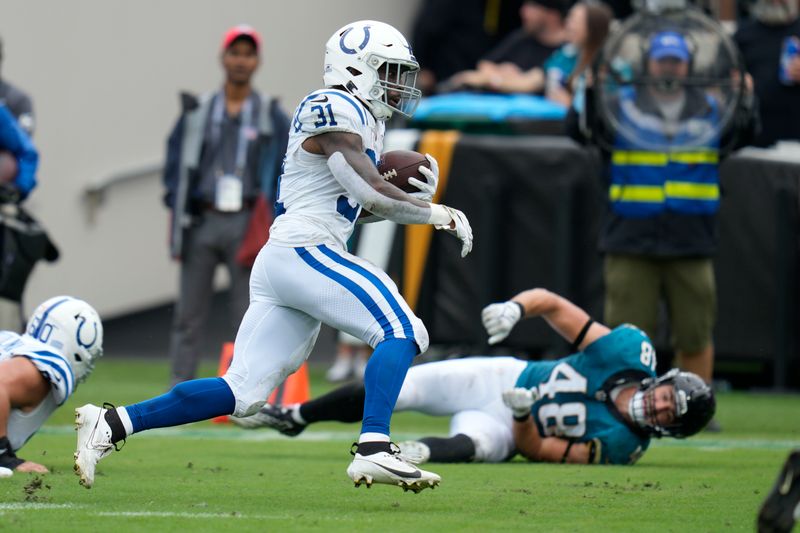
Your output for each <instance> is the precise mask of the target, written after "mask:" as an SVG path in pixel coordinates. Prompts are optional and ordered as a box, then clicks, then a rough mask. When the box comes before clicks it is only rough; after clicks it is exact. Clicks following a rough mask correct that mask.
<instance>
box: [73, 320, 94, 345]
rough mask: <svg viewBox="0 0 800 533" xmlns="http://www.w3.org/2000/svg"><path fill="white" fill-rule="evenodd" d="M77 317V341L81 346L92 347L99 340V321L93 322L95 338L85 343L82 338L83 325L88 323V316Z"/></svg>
mask: <svg viewBox="0 0 800 533" xmlns="http://www.w3.org/2000/svg"><path fill="white" fill-rule="evenodd" d="M75 318H77V319H78V329H77V330H76V331H75V341H76V342H77V343H78V346H80V347H81V348H91V347H92V346H94V343H95V342H97V323H95V322H93V323H92V324H93V325H94V338H93V339H92V340H91V341H90V342H89V343H88V344H84V343H83V341H82V340H81V329H83V325H84V324H86V317H84V316H81V315H78V316H76V317H75Z"/></svg>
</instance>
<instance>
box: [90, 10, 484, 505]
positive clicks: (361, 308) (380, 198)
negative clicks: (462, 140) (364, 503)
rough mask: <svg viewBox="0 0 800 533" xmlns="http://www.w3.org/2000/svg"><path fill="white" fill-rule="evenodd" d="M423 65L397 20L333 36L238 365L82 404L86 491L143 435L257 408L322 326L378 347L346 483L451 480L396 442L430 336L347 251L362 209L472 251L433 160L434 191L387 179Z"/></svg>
mask: <svg viewBox="0 0 800 533" xmlns="http://www.w3.org/2000/svg"><path fill="white" fill-rule="evenodd" d="M418 70H419V65H418V64H417V62H416V60H415V59H414V56H413V55H412V53H411V48H410V47H409V46H408V42H407V41H406V39H405V37H403V35H402V34H401V33H400V32H398V31H397V30H396V29H394V28H393V27H391V26H389V25H387V24H384V23H381V22H375V21H359V22H354V23H352V24H348V25H347V26H345V27H343V28H341V29H339V30H338V31H337V32H336V33H334V34H333V36H332V37H331V38H330V40H329V41H328V43H327V45H326V47H325V64H324V74H323V79H324V82H325V86H326V87H325V88H324V89H321V90H318V91H314V92H312V93H311V94H309V95H308V96H307V97H306V98H304V99H303V100H302V102H300V104H299V105H298V107H297V110H296V111H295V114H294V119H293V121H292V125H291V127H290V132H289V145H288V148H287V151H286V157H285V159H284V171H283V174H282V176H281V178H280V181H279V190H278V198H277V203H276V218H275V221H274V223H273V225H272V229H271V232H270V240H269V242H268V244H267V245H266V246H264V248H263V249H262V250H261V252H260V253H259V256H258V258H257V259H256V262H255V265H254V266H253V272H252V274H251V278H250V307H249V309H248V310H247V313H246V314H245V316H244V319H243V320H242V324H241V325H240V327H239V332H238V334H237V336H236V343H235V351H234V356H233V362H232V364H231V366H230V368H229V369H228V371H227V373H226V374H225V375H224V376H223V377H222V378H214V379H201V380H193V381H188V382H185V383H181V384H179V385H177V386H176V387H175V388H173V389H172V390H171V391H170V392H169V393H167V394H165V395H163V396H160V397H158V398H154V399H152V400H148V401H146V402H142V403H138V404H134V405H131V406H127V407H119V408H114V409H109V410H106V409H102V408H100V407H97V406H94V405H86V406H84V407H82V408H80V409H78V410H77V411H76V424H77V427H78V448H77V451H76V453H75V458H76V461H75V467H76V472H77V473H78V474H79V475H80V477H81V484H83V485H84V486H86V487H91V485H92V483H93V482H94V473H95V466H96V464H97V462H98V461H99V460H100V459H102V458H103V457H105V456H106V455H108V454H109V453H111V451H112V450H113V446H114V443H116V442H118V441H120V440H122V439H124V438H125V437H127V436H129V435H131V434H133V433H136V432H139V431H143V430H146V429H151V428H155V427H165V426H174V425H179V424H185V423H189V422H195V421H198V420H205V419H208V418H212V417H215V416H219V415H233V416H234V417H245V416H249V415H252V414H254V413H256V412H257V411H258V410H259V409H260V408H261V407H262V406H263V405H264V403H265V399H266V398H267V395H268V394H269V392H270V391H271V390H272V389H273V388H275V387H276V386H277V385H279V384H280V383H281V382H282V381H283V380H284V379H285V378H286V377H287V376H288V375H290V374H291V373H292V372H294V371H295V370H296V369H297V368H299V367H300V365H301V364H302V363H303V361H305V359H306V357H308V354H309V352H310V351H311V348H312V347H313V345H314V342H315V341H316V337H317V334H318V332H319V328H320V324H321V323H322V322H325V323H326V324H329V325H331V326H333V327H334V328H336V329H339V330H341V331H345V332H347V333H350V334H352V335H354V336H355V337H358V338H360V339H362V340H363V341H365V342H367V343H368V344H369V345H370V346H372V347H374V349H375V351H374V353H373V355H372V357H371V358H370V361H369V364H368V365H367V369H366V374H365V387H366V398H365V407H364V417H363V425H362V430H361V431H362V432H361V435H360V437H359V440H358V443H357V446H356V450H355V451H354V453H353V455H354V456H355V457H354V459H353V461H352V463H351V464H350V466H349V467H348V469H347V474H348V476H349V477H350V478H351V479H352V480H353V481H354V482H355V485H356V486H359V485H360V484H361V483H365V484H367V485H368V486H369V485H371V484H372V483H387V484H392V485H399V486H401V487H403V488H404V489H406V490H413V491H415V492H418V491H420V490H422V489H424V488H427V487H433V486H435V485H437V484H438V483H439V481H440V478H439V476H438V475H436V474H434V473H431V472H426V471H424V470H420V469H419V468H417V467H416V466H415V465H413V464H409V463H408V462H406V461H405V460H404V459H403V458H402V457H400V455H399V454H398V453H397V449H396V446H391V445H390V441H389V421H390V419H391V414H392V409H393V408H394V405H395V402H396V400H397V396H398V394H399V392H400V387H401V386H402V384H403V379H404V378H405V375H406V372H407V370H408V367H409V366H410V364H411V362H412V360H413V358H414V357H415V356H416V355H417V354H419V353H421V352H424V351H425V350H426V348H427V347H428V334H427V331H426V330H425V326H424V325H423V324H422V322H421V321H420V320H419V319H418V318H417V317H416V316H414V313H413V312H412V311H411V309H410V308H409V306H408V304H406V302H405V301H404V300H403V298H402V296H401V295H400V293H399V292H398V290H397V287H396V286H395V284H394V283H393V282H392V280H391V279H390V278H389V277H388V276H387V275H386V274H385V273H384V272H382V271H381V270H380V269H378V268H377V267H375V266H374V265H372V264H371V263H369V262H367V261H364V260H363V259H359V258H358V257H356V256H354V255H351V254H349V253H347V251H346V245H345V243H346V242H347V239H348V237H349V236H350V234H351V232H352V231H353V225H354V224H355V222H356V219H357V218H358V216H359V214H360V212H361V210H362V209H364V210H366V211H368V212H369V213H371V214H372V215H375V216H376V217H380V218H384V219H389V220H392V221H394V222H397V223H401V224H432V225H433V226H434V227H436V228H437V229H442V230H445V231H448V232H450V233H452V234H453V235H455V236H456V237H457V238H459V239H460V240H461V241H462V249H461V254H462V256H465V255H466V254H467V253H469V251H470V250H471V249H472V230H471V228H470V226H469V222H468V221H467V218H466V217H465V216H464V214H463V213H461V212H460V211H458V210H456V209H453V208H450V207H446V206H443V205H437V204H433V203H430V200H431V199H432V195H433V192H434V191H435V189H436V183H437V178H438V176H437V175H436V165H435V161H433V159H432V158H430V159H431V167H432V171H431V172H427V171H421V172H422V173H423V175H424V176H425V178H426V181H427V183H423V182H419V184H418V188H420V193H415V195H408V194H406V193H404V192H403V191H401V190H400V189H398V188H396V187H394V186H393V185H391V184H390V183H387V182H385V181H384V180H383V179H381V176H380V175H379V173H378V171H377V167H376V164H377V161H378V158H379V156H380V154H381V150H382V148H383V135H384V129H385V126H384V122H385V121H386V120H387V119H389V118H390V117H391V116H392V115H393V114H394V113H400V114H402V115H405V116H410V115H411V114H412V113H413V111H414V109H415V108H416V105H417V103H418V100H419V97H420V92H419V90H417V89H416V88H415V87H414V80H415V78H416V73H417V71H418ZM420 197H422V198H420Z"/></svg>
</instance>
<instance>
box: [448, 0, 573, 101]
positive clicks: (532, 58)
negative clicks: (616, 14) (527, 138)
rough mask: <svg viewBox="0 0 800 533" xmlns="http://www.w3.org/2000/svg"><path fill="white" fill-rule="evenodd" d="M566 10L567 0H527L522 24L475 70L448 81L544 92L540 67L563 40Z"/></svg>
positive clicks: (454, 84)
mask: <svg viewBox="0 0 800 533" xmlns="http://www.w3.org/2000/svg"><path fill="white" fill-rule="evenodd" d="M566 13H567V3H566V0H525V2H524V3H523V4H522V7H521V8H520V17H521V18H522V27H521V28H519V29H518V30H516V31H515V32H513V33H511V34H510V35H509V36H508V37H506V38H505V39H503V41H502V42H500V44H498V45H497V46H496V47H494V48H493V49H492V50H491V51H490V52H489V53H488V54H486V55H485V56H484V57H483V59H481V61H479V62H478V66H477V69H476V70H468V71H464V72H459V73H458V74H456V75H454V76H453V77H452V78H451V79H450V80H448V82H447V85H448V86H449V87H450V88H459V87H471V88H477V89H489V90H492V91H498V92H507V93H513V92H541V91H542V89H543V87H544V77H543V75H542V70H541V67H542V65H543V64H544V62H545V60H546V59H547V58H548V57H550V55H551V54H552V53H553V52H555V51H556V50H557V49H558V48H559V47H560V46H561V45H562V44H563V43H564V16H565V15H566Z"/></svg>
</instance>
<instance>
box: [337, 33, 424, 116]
mask: <svg viewBox="0 0 800 533" xmlns="http://www.w3.org/2000/svg"><path fill="white" fill-rule="evenodd" d="M418 71H419V63H417V60H416V59H415V58H414V55H413V54H412V53H411V47H410V46H409V45H408V42H407V41H406V39H405V37H403V34H401V33H400V32H399V31H397V30H396V29H395V28H393V27H392V26H390V25H388V24H384V23H383V22H376V21H372V20H363V21H359V22H354V23H352V24H348V25H347V26H345V27H343V28H341V29H339V30H338V31H337V32H336V33H334V34H333V36H331V38H330V39H329V40H328V42H327V44H326V45H325V69H324V72H323V80H324V82H325V85H326V86H328V87H336V86H341V87H344V89H345V90H346V91H348V92H350V93H351V94H353V95H354V96H356V97H358V98H359V99H360V100H361V101H362V102H363V103H364V104H365V105H366V106H367V107H368V108H369V110H370V111H371V112H372V114H373V116H374V117H375V118H376V119H377V120H388V119H389V118H391V117H392V115H393V114H394V113H395V112H398V113H400V114H401V115H403V116H406V117H410V116H411V115H412V114H413V113H414V111H415V110H416V108H417V104H418V103H419V99H420V98H421V96H422V93H421V91H420V90H419V89H417V88H416V87H415V84H416V77H417V72H418Z"/></svg>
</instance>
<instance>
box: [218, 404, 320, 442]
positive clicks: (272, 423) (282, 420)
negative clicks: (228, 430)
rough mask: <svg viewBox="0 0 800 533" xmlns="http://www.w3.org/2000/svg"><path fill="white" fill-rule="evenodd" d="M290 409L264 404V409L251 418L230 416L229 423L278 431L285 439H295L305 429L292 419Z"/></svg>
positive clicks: (248, 427) (247, 427) (303, 425)
mask: <svg viewBox="0 0 800 533" xmlns="http://www.w3.org/2000/svg"><path fill="white" fill-rule="evenodd" d="M291 409H292V408H291V407H281V406H278V405H270V404H265V405H264V407H262V408H261V409H259V411H258V412H257V413H256V414H254V415H251V416H247V417H244V418H236V417H235V416H231V417H229V418H230V421H231V422H233V423H234V424H236V425H237V426H239V427H243V428H246V429H256V428H262V427H268V428H272V429H276V430H278V431H280V432H281V433H282V434H284V435H286V436H287V437H295V436H297V435H299V434H300V433H302V432H303V430H304V429H306V425H305V424H300V423H299V422H297V421H296V420H295V419H294V418H293V417H292V411H291Z"/></svg>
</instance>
